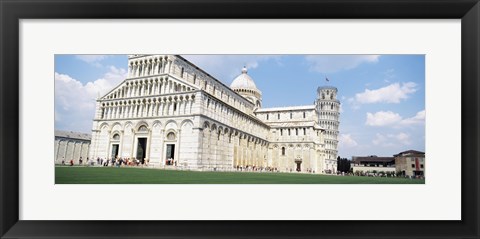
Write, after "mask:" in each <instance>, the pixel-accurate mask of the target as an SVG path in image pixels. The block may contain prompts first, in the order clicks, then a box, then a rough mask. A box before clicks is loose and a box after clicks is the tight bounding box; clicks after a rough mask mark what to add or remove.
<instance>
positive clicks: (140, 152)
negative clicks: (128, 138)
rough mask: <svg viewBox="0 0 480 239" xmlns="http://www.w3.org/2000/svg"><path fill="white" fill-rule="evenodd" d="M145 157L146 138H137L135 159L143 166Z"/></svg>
mask: <svg viewBox="0 0 480 239" xmlns="http://www.w3.org/2000/svg"><path fill="white" fill-rule="evenodd" d="M146 157H147V138H138V143H137V159H138V160H140V163H141V164H143V163H144V160H145V158H146Z"/></svg>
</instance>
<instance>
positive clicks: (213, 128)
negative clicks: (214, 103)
mask: <svg viewBox="0 0 480 239" xmlns="http://www.w3.org/2000/svg"><path fill="white" fill-rule="evenodd" d="M216 129H217V125H216V124H215V123H214V124H212V127H211V130H212V131H214V130H216Z"/></svg>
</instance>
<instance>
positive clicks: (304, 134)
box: [89, 55, 340, 173]
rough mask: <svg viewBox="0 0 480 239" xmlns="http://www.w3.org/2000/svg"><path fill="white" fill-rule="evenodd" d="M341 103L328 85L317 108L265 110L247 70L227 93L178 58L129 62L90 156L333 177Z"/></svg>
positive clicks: (103, 106)
mask: <svg viewBox="0 0 480 239" xmlns="http://www.w3.org/2000/svg"><path fill="white" fill-rule="evenodd" d="M336 96H337V89H336V88H335V87H330V86H325V87H319V88H318V89H317V99H316V100H315V101H314V104H313V105H305V106H294V107H278V108H262V92H261V91H260V90H259V89H258V88H257V87H256V85H255V82H254V80H253V79H252V78H251V77H250V76H249V75H248V72H247V69H246V68H243V69H242V71H241V72H239V76H238V77H236V78H235V79H234V80H233V82H232V83H231V85H230V86H227V85H225V84H224V83H222V82H221V81H219V80H217V79H215V78H214V77H212V76H211V75H209V74H208V73H207V72H205V71H203V70H202V69H200V68H199V67H197V66H195V65H194V64H192V63H191V62H189V61H188V60H186V59H185V58H183V57H181V56H178V55H129V56H128V77H127V79H125V80H124V81H123V82H122V83H121V84H119V85H118V86H117V87H115V88H114V89H112V90H111V91H110V92H109V93H107V94H106V95H104V96H103V97H101V98H99V99H97V101H96V111H95V118H94V119H93V130H92V139H91V140H92V141H91V146H90V154H89V157H90V159H97V158H103V159H111V158H116V157H120V158H130V159H138V160H140V161H141V162H142V163H148V165H149V166H152V167H159V168H177V169H186V170H222V171H232V170H234V169H238V168H246V167H248V168H269V169H272V168H273V169H277V170H278V171H283V172H285V171H286V172H290V171H292V172H295V171H300V172H315V173H334V172H335V171H336V162H337V161H336V157H337V145H338V140H337V137H338V126H339V108H340V102H339V101H338V100H337V97H336ZM312 100H313V99H312Z"/></svg>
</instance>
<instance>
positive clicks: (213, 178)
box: [55, 166, 425, 184]
mask: <svg viewBox="0 0 480 239" xmlns="http://www.w3.org/2000/svg"><path fill="white" fill-rule="evenodd" d="M55 183H56V184H424V183H425V180H419V179H415V180H412V179H404V178H379V177H354V176H332V175H314V174H301V173H257V172H196V171H176V170H160V169H148V168H116V167H68V166H67V167H58V166H57V167H55Z"/></svg>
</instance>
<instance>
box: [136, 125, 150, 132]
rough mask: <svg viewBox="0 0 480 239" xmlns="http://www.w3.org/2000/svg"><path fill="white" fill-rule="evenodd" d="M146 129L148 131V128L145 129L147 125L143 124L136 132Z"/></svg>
mask: <svg viewBox="0 0 480 239" xmlns="http://www.w3.org/2000/svg"><path fill="white" fill-rule="evenodd" d="M146 131H148V129H147V126H145V125H142V126H140V127H139V128H138V132H146Z"/></svg>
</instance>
